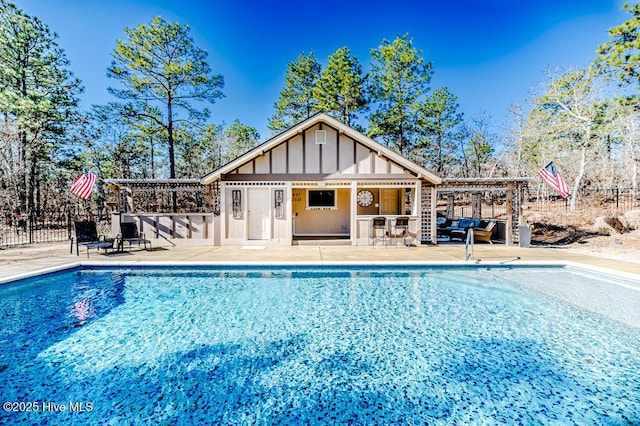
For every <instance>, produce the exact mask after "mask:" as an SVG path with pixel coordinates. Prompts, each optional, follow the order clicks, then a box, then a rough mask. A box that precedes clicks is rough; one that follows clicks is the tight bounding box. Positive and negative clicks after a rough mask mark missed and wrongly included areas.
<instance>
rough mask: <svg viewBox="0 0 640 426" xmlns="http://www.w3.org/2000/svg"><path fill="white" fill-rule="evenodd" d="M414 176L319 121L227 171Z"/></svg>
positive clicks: (236, 174) (241, 176) (254, 175)
mask: <svg viewBox="0 0 640 426" xmlns="http://www.w3.org/2000/svg"><path fill="white" fill-rule="evenodd" d="M316 130H324V131H326V139H325V143H323V144H318V143H316ZM287 175H288V176H292V178H293V179H295V177H300V176H302V175H306V176H313V175H317V176H325V177H326V176H330V177H333V176H335V177H336V178H340V176H345V177H346V176H349V177H354V176H358V175H360V176H368V177H375V176H377V175H380V176H381V177H382V176H385V177H394V176H395V177H398V178H402V177H414V176H412V175H411V174H410V173H408V172H407V171H406V170H405V169H404V168H403V167H402V166H400V165H399V164H397V163H395V162H393V161H391V160H390V159H388V158H386V157H383V156H380V155H378V153H377V152H375V151H373V150H371V149H370V148H369V147H367V146H365V145H363V144H361V143H358V142H357V141H355V140H353V139H352V138H350V137H348V136H347V135H345V134H344V133H340V132H338V130H337V129H334V128H332V127H330V126H328V125H326V124H322V123H320V124H317V125H315V126H312V127H310V128H308V129H305V130H304V132H302V133H299V134H297V135H295V136H293V137H291V138H290V139H288V140H286V141H284V142H283V143H281V144H279V145H277V146H275V147H273V148H271V149H269V150H266V151H264V152H262V153H261V155H260V156H258V157H256V158H255V159H254V160H252V161H249V162H247V163H246V164H244V165H242V166H240V167H238V168H236V169H234V170H232V171H231V172H230V173H227V174H226V176H225V179H228V180H269V179H268V177H271V178H278V179H281V178H283V177H285V176H287Z"/></svg>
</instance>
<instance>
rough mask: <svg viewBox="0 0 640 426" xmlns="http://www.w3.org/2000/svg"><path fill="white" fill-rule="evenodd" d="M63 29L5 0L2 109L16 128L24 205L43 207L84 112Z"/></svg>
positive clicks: (0, 42) (0, 4) (0, 36)
mask: <svg viewBox="0 0 640 426" xmlns="http://www.w3.org/2000/svg"><path fill="white" fill-rule="evenodd" d="M57 38H58V37H57V35H56V34H55V33H52V32H51V31H50V30H49V28H48V26H47V25H45V24H44V23H43V22H42V21H41V20H40V19H38V18H36V17H32V16H29V15H27V14H25V13H24V12H23V11H22V10H19V9H18V8H16V6H14V5H13V4H11V3H8V2H5V1H0V114H1V117H2V118H1V120H2V124H3V125H4V126H10V127H11V128H14V129H15V131H16V133H17V134H16V138H15V139H16V141H17V147H16V149H15V150H14V152H15V153H16V156H17V158H16V159H15V160H16V161H15V163H13V164H15V167H16V168H15V170H12V171H8V172H9V173H15V174H16V176H17V177H16V179H15V180H14V181H15V182H16V183H17V188H16V192H17V198H18V206H17V207H18V209H19V211H20V212H22V213H26V212H27V211H30V212H34V213H37V211H36V210H38V209H39V208H40V204H41V203H40V202H39V200H40V198H41V195H40V192H41V190H43V188H45V185H46V183H47V179H48V176H47V175H46V174H42V173H41V171H42V170H44V169H45V168H44V167H43V165H44V164H45V163H46V162H50V161H52V160H53V159H54V157H55V155H56V151H57V150H58V148H59V147H60V145H61V143H62V142H63V141H64V138H65V135H66V132H67V129H68V127H69V125H70V124H71V123H73V121H74V120H76V119H77V118H78V114H77V106H78V96H79V94H80V93H81V92H82V90H83V88H82V85H81V82H80V80H78V79H77V78H75V77H74V75H73V73H72V72H71V71H69V69H68V67H69V60H68V59H67V57H66V55H65V53H64V51H63V50H62V49H61V48H60V47H59V46H58V43H57Z"/></svg>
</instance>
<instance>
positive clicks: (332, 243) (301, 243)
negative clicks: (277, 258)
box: [293, 238, 351, 246]
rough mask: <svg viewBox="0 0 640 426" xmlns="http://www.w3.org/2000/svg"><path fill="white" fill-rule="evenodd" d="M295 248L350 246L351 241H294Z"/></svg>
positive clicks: (335, 239)
mask: <svg viewBox="0 0 640 426" xmlns="http://www.w3.org/2000/svg"><path fill="white" fill-rule="evenodd" d="M293 245H294V246H350V245H351V240H349V239H337V238H334V239H328V240H306V239H305V240H293Z"/></svg>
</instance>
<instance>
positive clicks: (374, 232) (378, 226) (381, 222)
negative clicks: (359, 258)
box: [371, 216, 387, 248]
mask: <svg viewBox="0 0 640 426" xmlns="http://www.w3.org/2000/svg"><path fill="white" fill-rule="evenodd" d="M378 230H382V243H383V244H384V247H385V248H386V247H387V218H386V217H384V216H378V217H374V218H373V219H371V245H372V246H374V247H375V245H376V238H379V237H378Z"/></svg>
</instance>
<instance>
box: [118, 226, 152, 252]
mask: <svg viewBox="0 0 640 426" xmlns="http://www.w3.org/2000/svg"><path fill="white" fill-rule="evenodd" d="M116 239H117V240H118V250H119V251H124V243H128V244H129V253H131V245H132V244H134V243H137V244H138V247H140V244H144V249H145V250H146V249H147V244H149V250H151V241H150V240H147V239H146V238H145V236H144V233H143V232H138V225H137V224H136V223H135V222H122V223H120V234H118V236H117V237H116Z"/></svg>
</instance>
